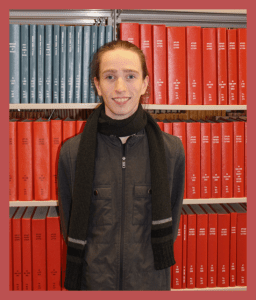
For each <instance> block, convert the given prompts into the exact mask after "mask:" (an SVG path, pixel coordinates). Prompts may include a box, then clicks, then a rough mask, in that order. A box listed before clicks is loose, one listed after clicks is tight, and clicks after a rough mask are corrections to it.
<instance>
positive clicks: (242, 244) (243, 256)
mask: <svg viewBox="0 0 256 300" xmlns="http://www.w3.org/2000/svg"><path fill="white" fill-rule="evenodd" d="M229 206H230V207H232V209H233V210H234V211H235V212H236V213H237V244H236V245H237V246H236V249H237V260H236V266H237V274H236V275H237V282H236V285H238V286H247V213H246V210H245V209H243V207H242V206H241V205H239V204H238V203H232V204H229Z"/></svg>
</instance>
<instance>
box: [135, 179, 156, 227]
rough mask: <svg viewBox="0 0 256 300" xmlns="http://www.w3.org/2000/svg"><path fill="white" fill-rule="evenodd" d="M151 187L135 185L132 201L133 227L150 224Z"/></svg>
mask: <svg viewBox="0 0 256 300" xmlns="http://www.w3.org/2000/svg"><path fill="white" fill-rule="evenodd" d="M151 219H152V217H151V186H150V185H135V187H134V199H133V216H132V223H133V225H143V224H151Z"/></svg>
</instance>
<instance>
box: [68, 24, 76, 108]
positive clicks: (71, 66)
mask: <svg viewBox="0 0 256 300" xmlns="http://www.w3.org/2000/svg"><path fill="white" fill-rule="evenodd" d="M74 31H75V30H74V26H68V27H67V103H74V60H75V51H74V45H75V44H74V43H75V42H74V37H75V34H74Z"/></svg>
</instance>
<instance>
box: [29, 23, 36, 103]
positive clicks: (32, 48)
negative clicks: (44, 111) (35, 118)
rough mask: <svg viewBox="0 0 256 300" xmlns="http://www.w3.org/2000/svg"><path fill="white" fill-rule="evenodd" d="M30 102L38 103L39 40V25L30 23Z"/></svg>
mask: <svg viewBox="0 0 256 300" xmlns="http://www.w3.org/2000/svg"><path fill="white" fill-rule="evenodd" d="M29 29H30V30H29V31H30V32H29V37H30V38H29V69H30V72H29V75H30V77H29V84H30V87H29V90H30V96H29V102H30V103H36V95H37V89H36V88H37V63H36V58H37V41H36V37H37V35H36V33H37V25H30V28H29Z"/></svg>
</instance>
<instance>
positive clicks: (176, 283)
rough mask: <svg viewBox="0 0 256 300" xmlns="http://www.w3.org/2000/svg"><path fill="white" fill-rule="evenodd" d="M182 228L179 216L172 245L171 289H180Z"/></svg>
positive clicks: (181, 217) (181, 220)
mask: <svg viewBox="0 0 256 300" xmlns="http://www.w3.org/2000/svg"><path fill="white" fill-rule="evenodd" d="M182 226H183V215H181V216H180V223H179V228H178V235H177V238H176V240H175V242H174V245H173V251H174V257H175V261H176V264H175V265H174V266H173V270H172V288H173V289H181V288H182Z"/></svg>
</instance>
